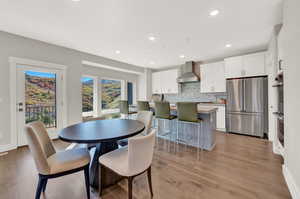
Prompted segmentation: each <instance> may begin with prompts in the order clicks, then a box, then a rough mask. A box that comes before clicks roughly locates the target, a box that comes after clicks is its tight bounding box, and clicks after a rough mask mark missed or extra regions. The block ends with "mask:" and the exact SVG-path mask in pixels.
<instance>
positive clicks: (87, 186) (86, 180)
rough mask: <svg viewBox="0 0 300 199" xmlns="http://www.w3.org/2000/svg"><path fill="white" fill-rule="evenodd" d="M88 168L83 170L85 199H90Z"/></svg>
mask: <svg viewBox="0 0 300 199" xmlns="http://www.w3.org/2000/svg"><path fill="white" fill-rule="evenodd" d="M89 169H90V168H89V166H87V167H85V169H84V177H85V187H86V193H87V198H88V199H90V172H89Z"/></svg>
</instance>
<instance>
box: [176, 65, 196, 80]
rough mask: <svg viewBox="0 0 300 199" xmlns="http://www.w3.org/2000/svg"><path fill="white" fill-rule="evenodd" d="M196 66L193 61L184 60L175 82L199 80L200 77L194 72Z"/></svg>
mask: <svg viewBox="0 0 300 199" xmlns="http://www.w3.org/2000/svg"><path fill="white" fill-rule="evenodd" d="M195 68H196V66H195V63H194V62H193V61H189V62H186V63H185V65H184V66H182V67H181V74H182V75H181V76H179V77H178V78H177V82H178V83H180V84H183V83H189V82H199V81H200V77H199V76H198V75H197V74H196V69H195Z"/></svg>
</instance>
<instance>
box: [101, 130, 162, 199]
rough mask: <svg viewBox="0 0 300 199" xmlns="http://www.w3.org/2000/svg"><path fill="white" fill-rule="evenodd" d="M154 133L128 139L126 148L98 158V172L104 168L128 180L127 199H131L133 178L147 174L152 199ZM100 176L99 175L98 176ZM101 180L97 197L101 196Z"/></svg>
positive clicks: (153, 131)
mask: <svg viewBox="0 0 300 199" xmlns="http://www.w3.org/2000/svg"><path fill="white" fill-rule="evenodd" d="M155 132H156V130H155V129H153V130H152V131H151V133H149V134H148V135H145V136H138V137H133V138H130V139H128V147H123V148H119V149H117V150H114V151H112V152H109V153H106V154H104V155H102V156H100V158H99V163H100V167H99V171H100V172H101V167H106V168H108V169H110V170H112V171H114V172H116V173H117V174H119V175H121V176H123V177H125V178H127V179H128V199H132V181H133V179H134V177H136V176H138V175H140V174H142V173H144V172H147V174H148V175H147V176H148V184H149V189H150V193H151V197H153V190H152V180H151V163H152V158H153V153H154V145H155ZM99 176H101V175H99ZM101 180H102V179H101V178H100V179H99V195H100V197H101V196H102V189H101V184H102V182H101Z"/></svg>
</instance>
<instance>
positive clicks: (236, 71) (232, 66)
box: [225, 56, 244, 78]
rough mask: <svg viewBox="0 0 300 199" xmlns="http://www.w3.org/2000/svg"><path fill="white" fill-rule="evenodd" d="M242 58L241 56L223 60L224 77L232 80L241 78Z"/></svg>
mask: <svg viewBox="0 0 300 199" xmlns="http://www.w3.org/2000/svg"><path fill="white" fill-rule="evenodd" d="M243 73H244V71H243V58H242V56H238V57H230V58H227V59H225V77H226V78H234V77H242V76H243Z"/></svg>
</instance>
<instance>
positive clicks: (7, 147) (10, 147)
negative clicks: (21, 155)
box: [0, 144, 17, 153]
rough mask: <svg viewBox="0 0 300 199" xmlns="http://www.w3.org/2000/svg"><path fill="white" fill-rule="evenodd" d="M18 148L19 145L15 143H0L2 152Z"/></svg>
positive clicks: (0, 151)
mask: <svg viewBox="0 0 300 199" xmlns="http://www.w3.org/2000/svg"><path fill="white" fill-rule="evenodd" d="M16 148H17V147H16V146H15V145H13V144H7V145H0V153H3V152H7V151H10V150H13V149H16Z"/></svg>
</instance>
